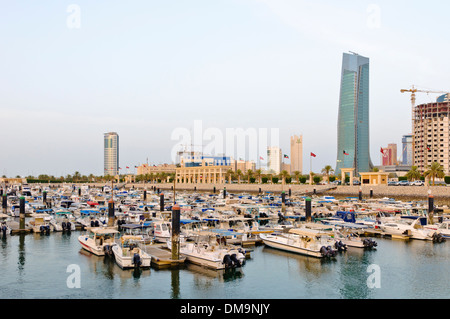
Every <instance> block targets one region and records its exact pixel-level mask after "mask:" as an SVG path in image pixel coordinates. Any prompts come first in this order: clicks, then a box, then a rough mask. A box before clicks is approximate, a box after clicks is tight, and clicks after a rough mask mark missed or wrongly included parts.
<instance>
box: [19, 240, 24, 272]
mask: <svg viewBox="0 0 450 319" xmlns="http://www.w3.org/2000/svg"><path fill="white" fill-rule="evenodd" d="M18 265H19V267H18V268H19V274H22V271H23V270H24V268H25V234H20V235H19V260H18Z"/></svg>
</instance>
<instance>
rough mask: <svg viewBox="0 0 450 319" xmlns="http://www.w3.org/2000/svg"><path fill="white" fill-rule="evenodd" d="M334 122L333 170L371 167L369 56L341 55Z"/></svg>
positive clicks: (365, 169) (368, 168)
mask: <svg viewBox="0 0 450 319" xmlns="http://www.w3.org/2000/svg"><path fill="white" fill-rule="evenodd" d="M337 123H338V124H337V159H336V170H335V172H336V174H340V172H341V168H354V169H355V173H356V174H358V173H359V172H368V171H369V170H371V169H372V168H373V164H372V161H371V159H370V147H369V144H370V143H369V58H367V57H363V56H361V55H359V54H356V53H351V54H349V53H344V54H343V56H342V71H341V85H340V97H339V110H338V122H337Z"/></svg>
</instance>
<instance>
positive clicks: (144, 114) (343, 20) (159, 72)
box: [0, 0, 450, 177]
mask: <svg viewBox="0 0 450 319" xmlns="http://www.w3.org/2000/svg"><path fill="white" fill-rule="evenodd" d="M449 7H450V4H448V3H446V2H443V1H436V0H431V1H427V2H423V1H402V0H398V1H395V2H394V1H374V0H371V1H361V0H360V1H356V0H355V1H351V0H342V1H324V0H317V1H304V0H214V1H211V0H190V1H185V0H171V1H154V0H142V1H138V0H134V1H112V0H108V1H100V0H99V1H87V0H86V1H84V0H83V1H82V0H78V1H77V0H70V1H63V0H60V1H42V0H41V1H24V0H18V1H5V0H1V1H0V9H1V10H0V41H1V50H0V61H1V62H0V121H1V122H0V134H1V137H2V138H1V142H0V175H6V176H9V177H13V176H16V175H21V176H28V175H33V176H37V175H39V174H49V175H55V176H61V175H63V176H65V175H67V174H73V173H74V172H75V171H78V172H80V173H81V174H83V175H88V174H91V173H92V174H95V175H102V174H103V134H104V133H106V132H117V133H118V134H119V139H120V166H121V167H123V168H124V167H126V166H129V167H134V166H136V165H140V164H142V163H145V162H147V161H148V162H149V163H151V164H160V163H170V162H172V160H173V158H172V152H173V149H174V148H175V146H176V145H177V143H178V142H179V140H174V135H176V134H175V132H178V131H180V129H181V130H184V131H187V132H192V131H193V130H194V129H195V123H199V122H200V123H201V125H202V129H203V132H205V131H207V130H208V129H210V130H215V131H216V132H217V131H218V132H222V133H223V135H224V136H225V132H226V129H238V128H241V129H243V130H270V129H276V130H278V135H279V140H278V143H279V146H280V147H281V148H282V151H283V153H284V154H287V155H289V151H290V150H289V145H290V136H291V135H294V134H301V135H303V156H304V164H303V170H304V171H309V169H310V156H309V154H310V152H313V153H315V154H316V157H315V158H314V159H313V167H312V169H313V171H320V170H321V168H323V167H324V166H325V165H331V166H333V167H335V165H336V156H337V154H336V152H337V115H338V105H339V85H340V76H341V62H342V54H343V53H344V52H349V51H352V52H357V53H358V54H360V55H363V56H366V57H368V58H370V148H371V157H372V161H373V162H374V164H375V165H379V164H380V158H381V156H380V152H379V150H380V147H386V146H387V144H389V143H397V145H398V149H399V150H401V138H402V135H404V134H409V133H411V102H410V95H409V94H408V93H400V89H408V88H410V87H411V86H412V85H415V86H416V87H418V88H422V89H428V90H433V91H448V90H450V81H449V78H450V65H449V63H448V61H449V60H448V52H449V49H450V48H449V46H450V43H449V41H448V40H447V31H448V30H449V29H450V28H449V27H450V26H449V24H450V22H449V20H448V17H447V12H448V9H449ZM437 96H438V94H426V93H418V95H417V103H426V102H431V101H434V100H435V98H436V97H437ZM258 138H260V137H258ZM200 143H201V144H202V145H204V144H207V143H208V141H207V140H204V139H203V140H202V141H201V142H200ZM263 153H264V152H263ZM399 153H400V152H399ZM227 155H230V154H227ZM232 155H233V154H232ZM234 155H235V157H241V156H242V157H244V158H246V159H255V158H247V157H250V155H248V154H244V155H242V154H234ZM256 160H257V159H256ZM287 162H288V161H287Z"/></svg>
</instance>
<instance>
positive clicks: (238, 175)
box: [236, 169, 244, 184]
mask: <svg viewBox="0 0 450 319" xmlns="http://www.w3.org/2000/svg"><path fill="white" fill-rule="evenodd" d="M236 175H237V178H238V184H240V183H241V177H242V176H243V175H244V174H243V173H242V171H241V170H240V169H238V170H237V171H236Z"/></svg>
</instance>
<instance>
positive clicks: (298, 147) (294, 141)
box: [289, 135, 303, 174]
mask: <svg viewBox="0 0 450 319" xmlns="http://www.w3.org/2000/svg"><path fill="white" fill-rule="evenodd" d="M295 171H299V172H300V174H302V173H303V135H293V136H291V165H290V170H289V172H290V173H291V174H292V173H294V172H295Z"/></svg>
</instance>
